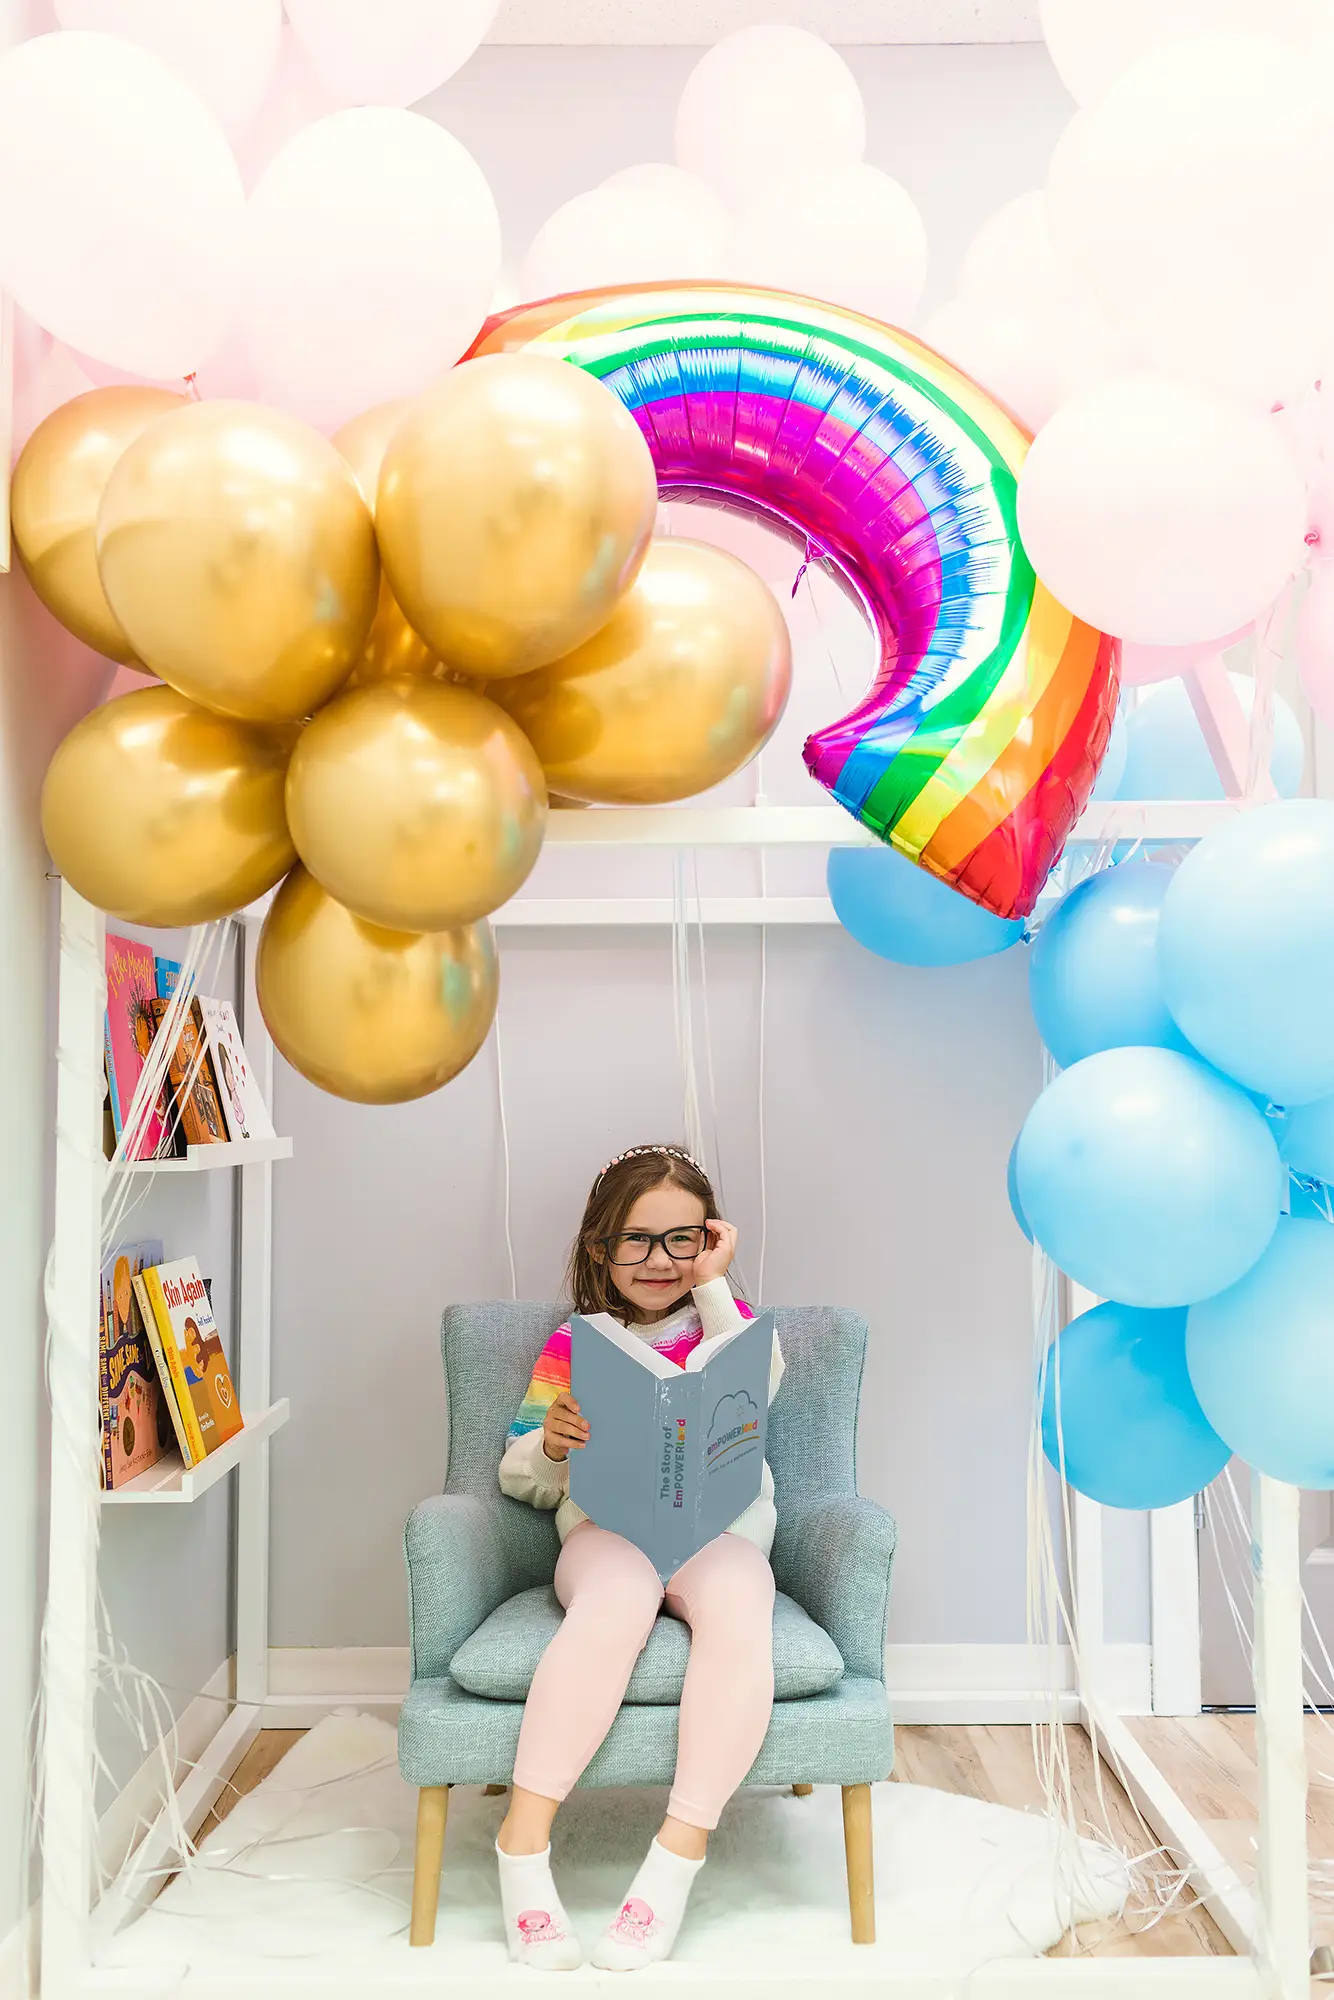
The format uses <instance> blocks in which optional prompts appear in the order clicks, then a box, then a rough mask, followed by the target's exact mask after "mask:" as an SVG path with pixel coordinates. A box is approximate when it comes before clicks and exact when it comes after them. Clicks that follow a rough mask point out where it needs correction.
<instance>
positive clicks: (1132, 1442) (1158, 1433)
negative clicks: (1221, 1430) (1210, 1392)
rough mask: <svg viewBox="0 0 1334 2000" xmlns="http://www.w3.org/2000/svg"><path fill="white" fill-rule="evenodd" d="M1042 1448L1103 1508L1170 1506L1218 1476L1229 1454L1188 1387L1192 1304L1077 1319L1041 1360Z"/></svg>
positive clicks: (1112, 1307) (1109, 1309)
mask: <svg viewBox="0 0 1334 2000" xmlns="http://www.w3.org/2000/svg"><path fill="white" fill-rule="evenodd" d="M1058 1418H1059V1422H1058ZM1042 1449H1043V1450H1044V1451H1045V1452H1046V1454H1047V1457H1048V1458H1049V1460H1050V1461H1051V1463H1052V1464H1053V1465H1054V1466H1055V1467H1056V1469H1057V1471H1058V1472H1060V1471H1062V1470H1063V1471H1064V1473H1065V1477H1066V1479H1067V1480H1068V1481H1069V1483H1070V1484H1071V1486H1073V1487H1074V1488H1075V1489H1076V1491H1077V1492H1079V1493H1086V1494H1087V1495H1088V1497H1089V1499H1090V1500H1097V1501H1099V1502H1100V1503H1101V1504H1102V1505H1103V1506H1104V1507H1134V1508H1146V1507H1172V1506H1174V1505H1175V1504H1176V1502H1177V1501H1178V1500H1188V1499H1189V1498H1190V1496H1191V1494H1192V1493H1198V1492H1200V1491H1201V1489H1202V1488H1203V1487H1205V1486H1208V1485H1209V1483H1210V1481H1211V1480H1214V1479H1217V1477H1218V1475H1219V1473H1220V1472H1221V1471H1222V1470H1223V1467H1224V1466H1225V1465H1226V1464H1227V1462H1228V1459H1229V1458H1230V1457H1231V1456H1232V1454H1231V1452H1230V1451H1229V1449H1228V1447H1227V1446H1226V1445H1225V1444H1224V1443H1223V1440H1222V1439H1221V1438H1220V1437H1219V1436H1218V1434H1217V1432H1216V1431H1214V1430H1213V1429H1212V1428H1211V1426H1210V1424H1209V1422H1208V1419H1207V1418H1206V1417H1205V1414H1204V1412H1203V1410H1202V1409H1201V1408H1200V1405H1199V1402H1198V1400H1197V1398H1196V1395H1195V1391H1194V1390H1193V1389H1192V1387H1191V1383H1190V1376H1189V1374H1188V1373H1187V1370H1186V1308H1185V1307H1184V1306H1179V1307H1177V1308H1176V1309H1175V1310H1173V1311H1167V1312H1145V1311H1144V1309H1143V1308H1142V1307H1140V1306H1123V1305H1116V1304H1114V1303H1112V1302H1111V1301H1110V1300H1109V1301H1108V1303H1107V1304H1105V1305H1100V1306H1094V1308H1093V1310H1092V1311H1091V1312H1086V1313H1081V1314H1080V1316H1079V1318H1078V1319H1074V1320H1071V1322H1070V1324H1069V1326H1067V1327H1066V1328H1065V1329H1064V1330H1063V1331H1062V1332H1061V1333H1059V1334H1058V1335H1057V1336H1056V1339H1055V1340H1054V1341H1053V1342H1052V1345H1051V1347H1050V1348H1049V1349H1048V1351H1047V1356H1046V1359H1045V1361H1044V1362H1043V1387H1042Z"/></svg>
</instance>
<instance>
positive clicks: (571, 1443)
mask: <svg viewBox="0 0 1334 2000" xmlns="http://www.w3.org/2000/svg"><path fill="white" fill-rule="evenodd" d="M587 1443H588V1425H587V1423H586V1422H585V1420H584V1418H583V1417H581V1416H580V1414H579V1405H578V1404H577V1403H576V1402H575V1400H574V1397H573V1396H572V1395H571V1394H570V1392H569V1390H568V1389H562V1390H561V1392H560V1394H559V1396H557V1398H556V1400H555V1402H554V1403H553V1404H552V1405H551V1408H550V1409H549V1410H548V1411H547V1413H546V1416H545V1417H544V1418H543V1420H542V1450H543V1451H544V1452H545V1454H546V1456H547V1457H548V1458H550V1459H553V1460H554V1461H555V1462H556V1463H557V1464H559V1463H560V1461H561V1459H563V1458H568V1456H569V1454H570V1453H571V1452H572V1451H582V1450H583V1448H584V1446H585V1445H586V1444H587Z"/></svg>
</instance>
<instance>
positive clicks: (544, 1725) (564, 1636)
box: [514, 1521, 774, 1828]
mask: <svg viewBox="0 0 1334 2000" xmlns="http://www.w3.org/2000/svg"><path fill="white" fill-rule="evenodd" d="M556 1595H557V1597H558V1598H559V1599H560V1601H561V1603H562V1604H563V1605H564V1606H565V1616H564V1618H563V1619H562V1620H561V1625H560V1630H559V1631H558V1632H557V1634H556V1636H555V1638H554V1639H553V1640H552V1641H551V1644H550V1645H549V1646H548V1647H547V1650H546V1652H545V1653H544V1654H543V1655H542V1658H541V1659H540V1660H539V1661H538V1664H537V1672H536V1673H535V1674H534V1675H533V1684H532V1687H531V1688H530V1689H529V1691H528V1700H527V1703H526V1704H525V1706H524V1711H523V1726H522V1728H521V1729H520V1731H519V1748H518V1754H517V1755H516V1757H515V1760H514V1782H515V1784H516V1785H518V1786H520V1787H522V1789H523V1790H524V1791H526V1792H537V1793H538V1794H539V1795H540V1796H541V1797H542V1798H546V1799H563V1798H565V1796H566V1795H567V1793H568V1792H569V1791H570V1790H571V1788H572V1787H573V1785H574V1784H575V1782H576V1780H577V1779H578V1778H579V1776H580V1774H581V1772H582V1771H583V1770H584V1768H585V1766H586V1765H587V1764H588V1762H589V1760H590V1758H591V1757H592V1755H593V1752H594V1751H595V1750H596V1749H597V1747H598V1745H599V1744H600V1743H601V1741H602V1739H603V1737H604V1736H605V1735H606V1733H607V1731H608V1730H609V1729H610V1728H611V1725H612V1723H613V1722H614V1721H615V1719H616V1711H617V1709H618V1708H619V1707H620V1705H621V1697H622V1696H623V1695H624V1693H625V1689H626V1683H627V1682H628V1681H629V1679H630V1675H631V1672H632V1671H633V1669H634V1664H635V1661H636V1660H637V1659H638V1658H639V1655H640V1653H641V1652H642V1651H643V1649H644V1646H645V1645H646V1644H647V1642H648V1636H649V1633H650V1632H651V1631H652V1630H653V1622H654V1620H655V1619H656V1617H657V1615H658V1613H659V1611H660V1610H661V1609H662V1606H663V1602H664V1596H665V1601H666V1605H667V1609H668V1611H670V1612H671V1613H672V1615H673V1617H675V1618H680V1619H683V1620H684V1622H685V1623H686V1624H687V1625H688V1626H689V1627H690V1662H689V1665H688V1666H687V1668H686V1677H685V1685H684V1687H683V1688H682V1690H681V1718H680V1726H679V1732H678V1738H677V1751H676V1782H675V1783H674V1784H673V1786H672V1795H671V1798H670V1799H669V1800H668V1802H667V1811H668V1813H669V1814H670V1815H671V1817H672V1818H673V1819H680V1820H685V1821H686V1822H687V1824H688V1825H690V1826H699V1827H706V1828H713V1827H715V1826H717V1824H718V1818H719V1815H720V1814H721V1812H722V1809H723V1807H724V1806H725V1805H726V1803H727V1801H728V1799H729V1798H730V1797H731V1796H732V1793H733V1792H734V1791H735V1790H736V1788H737V1786H738V1785H739V1784H740V1783H741V1780H742V1779H743V1778H744V1777H745V1775H746V1773H747V1771H748V1770H749V1769H750V1767H751V1765H752V1764H753V1763H754V1761H755V1758H756V1755H757V1754H758V1752H759V1748H760V1745H761V1743H762V1742H763V1741H764V1732H765V1730H766V1729H767V1728H768V1726H769V1712H770V1710H771V1709H772V1707H773V1699H774V1665H773V1617H774V1573H773V1571H772V1570H771V1569H770V1567H769V1564H768V1561H767V1559H766V1558H765V1556H764V1555H763V1553H762V1552H761V1551H760V1550H759V1549H758V1548H757V1547H756V1546H755V1544H754V1542H748V1541H746V1540H744V1538H743V1537H742V1536H740V1535H719V1536H718V1538H717V1540H716V1541H712V1542H709V1543H707V1544H706V1545H705V1547H704V1548H702V1549H701V1550H700V1551H699V1553H698V1554H697V1555H694V1556H692V1557H691V1558H690V1561H689V1562H688V1563H683V1564H682V1565H681V1567H680V1569H679V1570H677V1572H676V1575H675V1576H674V1577H673V1578H672V1580H671V1582H670V1583H669V1584H668V1585H667V1588H666V1592H665V1593H664V1590H663V1586H662V1584H661V1582H660V1581H659V1579H658V1574H657V1572H656V1570H655V1569H654V1567H653V1565H652V1563H651V1562H650V1561H649V1559H648V1557H647V1556H646V1555H644V1554H643V1553H642V1551H641V1550H639V1549H637V1548H636V1547H635V1546H634V1543H633V1542H627V1541H626V1540H625V1539H624V1537H623V1536H621V1535H612V1534H609V1533H608V1532H607V1530H606V1529H605V1528H599V1527H596V1526H595V1525H594V1524H593V1522H592V1521H581V1522H580V1523H579V1525H578V1527H577V1528H574V1529H572V1530H571V1532H570V1534H569V1537H568V1538H567V1540H566V1543H565V1546H564V1548H563V1549H562V1550H561V1552H560V1560H559V1562H558V1563H557V1564H556Z"/></svg>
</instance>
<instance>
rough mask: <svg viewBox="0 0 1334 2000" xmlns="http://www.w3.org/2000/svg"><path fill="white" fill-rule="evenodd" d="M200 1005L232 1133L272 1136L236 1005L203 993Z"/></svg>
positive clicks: (236, 1136) (242, 1136)
mask: <svg viewBox="0 0 1334 2000" xmlns="http://www.w3.org/2000/svg"><path fill="white" fill-rule="evenodd" d="M199 1008H200V1012H201V1014H202V1016H203V1023H204V1034H205V1038H206V1040H207V1042H208V1052H209V1055H210V1057H211V1058H212V1062H213V1074H214V1076H215V1078H216V1079H217V1085H218V1097H219V1099H220V1101H221V1104H222V1115H223V1117H224V1118H225V1119H226V1121H227V1131H228V1133H229V1135H230V1136H231V1138H233V1139H271V1138H272V1137H273V1120H272V1119H271V1118H270V1116H269V1113H268V1109H267V1107H266V1105H265V1103H264V1100H263V1098H262V1097H261V1096H260V1094H259V1086H258V1084H257V1083H256V1082H255V1076H254V1071H253V1070H252V1069H251V1067H250V1064H249V1063H248V1062H247V1060H246V1052H245V1049H244V1048H243V1046H242V1044H241V1031H240V1028H239V1027H238V1026H237V1021H236V1009H235V1008H234V1007H233V1006H232V1004H231V1002H230V1001H229V1000H207V999H204V998H202V997H201V999H200V1001H199Z"/></svg>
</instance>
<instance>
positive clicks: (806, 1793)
mask: <svg viewBox="0 0 1334 2000" xmlns="http://www.w3.org/2000/svg"><path fill="white" fill-rule="evenodd" d="M814 1790H815V1787H814V1785H794V1786H793V1787H792V1796H793V1798H794V1799H808V1798H809V1797H810V1795H811V1793H812V1792H813V1791H814Z"/></svg>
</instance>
